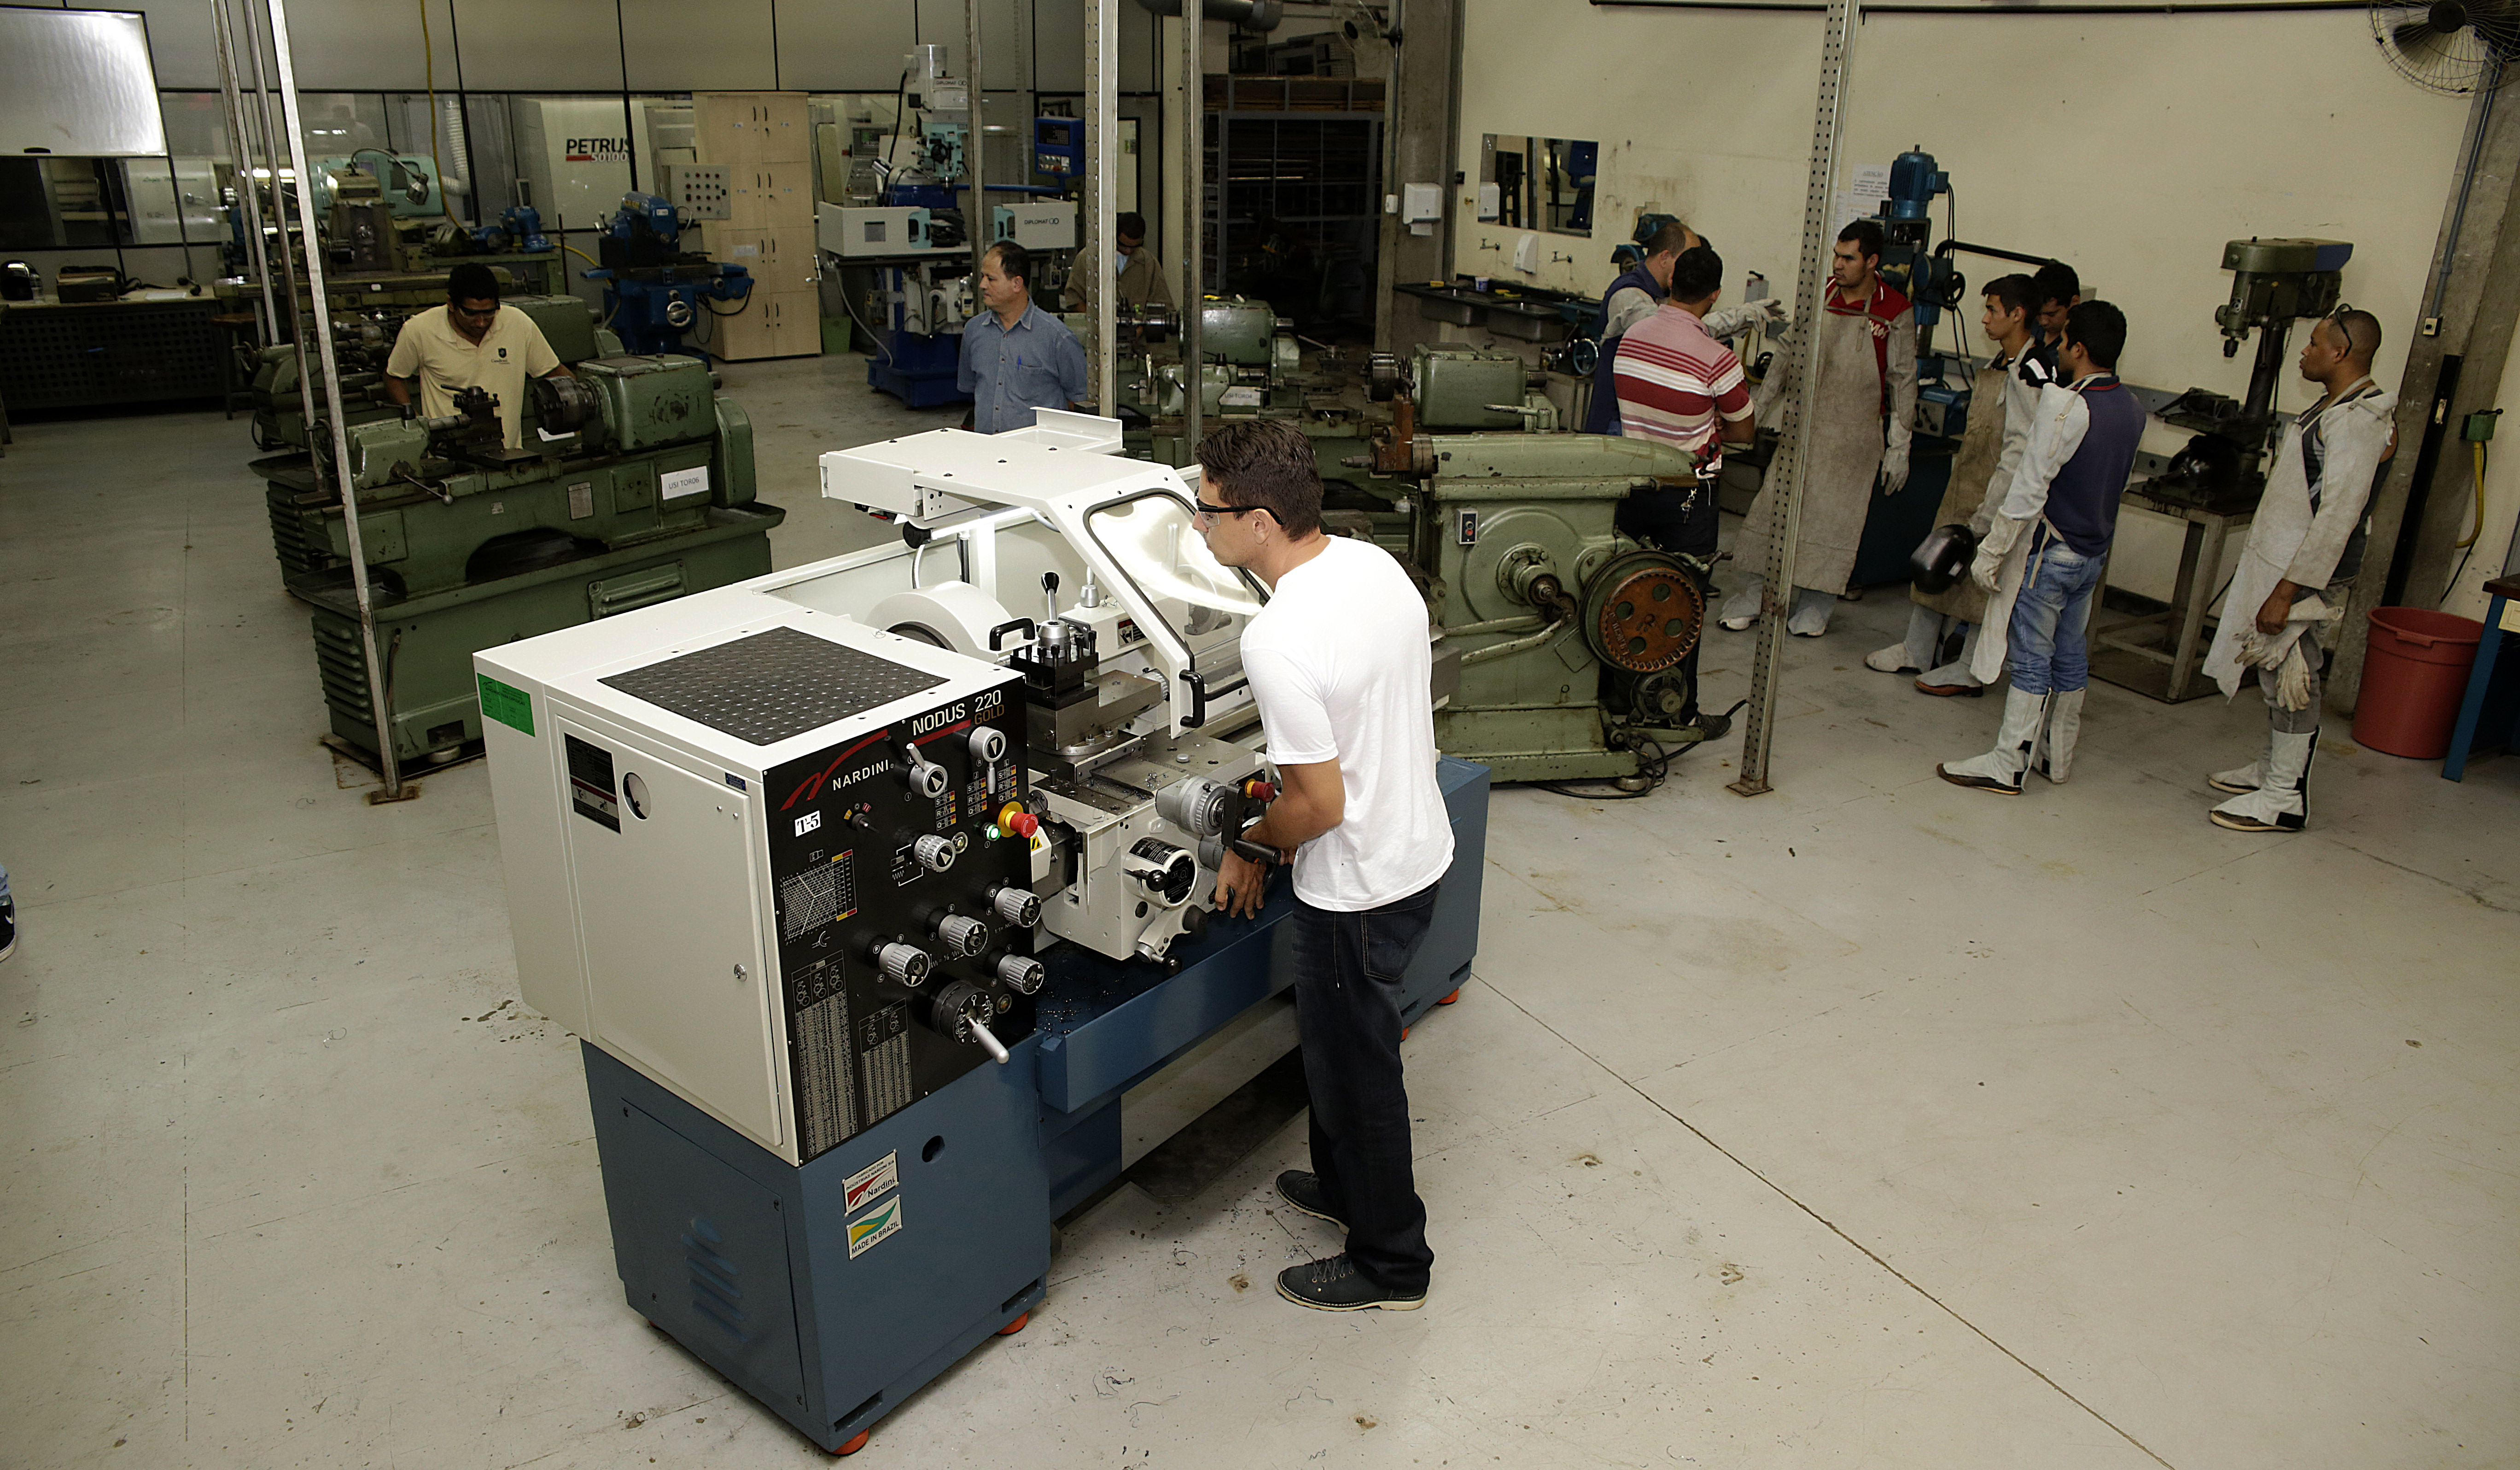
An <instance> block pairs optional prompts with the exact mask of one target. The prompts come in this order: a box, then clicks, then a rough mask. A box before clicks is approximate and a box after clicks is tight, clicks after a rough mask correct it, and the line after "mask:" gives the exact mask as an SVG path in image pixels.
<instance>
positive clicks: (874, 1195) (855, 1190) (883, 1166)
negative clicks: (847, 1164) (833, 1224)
mask: <svg viewBox="0 0 2520 1470" xmlns="http://www.w3.org/2000/svg"><path fill="white" fill-rule="evenodd" d="M900 1157H901V1156H900V1154H899V1153H898V1152H897V1151H896V1152H893V1153H888V1154H885V1155H884V1156H883V1157H882V1158H879V1159H877V1160H876V1161H875V1162H874V1163H872V1164H869V1165H868V1166H866V1167H865V1168H864V1169H861V1170H859V1171H858V1172H857V1173H855V1174H852V1175H850V1176H849V1177H848V1178H847V1179H845V1180H840V1188H841V1189H842V1190H843V1191H844V1194H843V1197H842V1201H841V1205H840V1213H841V1214H843V1215H850V1214H855V1213H856V1211H857V1209H858V1207H859V1206H861V1205H863V1204H865V1203H866V1202H867V1201H869V1200H872V1199H881V1198H882V1197H883V1196H884V1195H886V1194H889V1193H891V1192H892V1190H893V1189H894V1187H895V1186H897V1185H899V1184H900V1182H901V1166H900Z"/></svg>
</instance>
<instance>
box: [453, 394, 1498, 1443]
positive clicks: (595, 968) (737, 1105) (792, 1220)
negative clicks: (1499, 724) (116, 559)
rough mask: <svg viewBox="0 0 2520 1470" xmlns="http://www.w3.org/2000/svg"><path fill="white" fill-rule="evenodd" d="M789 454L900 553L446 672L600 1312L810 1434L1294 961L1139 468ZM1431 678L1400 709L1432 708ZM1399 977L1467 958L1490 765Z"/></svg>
mask: <svg viewBox="0 0 2520 1470" xmlns="http://www.w3.org/2000/svg"><path fill="white" fill-rule="evenodd" d="M1040 417H1041V420H1042V421H1043V422H1042V423H1039V424H1037V425H1036V426H1035V427H1033V428H1029V429H1022V430H1015V431H1012V432H1008V433H1002V434H998V435H995V436H983V435H977V434H968V433H964V432H962V431H960V430H954V429H941V430H937V431H935V432H931V433H924V434H918V435H913V436H911V437H908V438H903V439H896V440H890V441H886V442H883V443H878V444H870V445H866V446H863V447H861V448H858V449H853V450H843V451H835V452H833V453H831V454H827V455H825V456H824V457H823V461H822V480H823V493H824V495H825V496H826V497H827V498H830V499H832V500H835V501H838V502H841V503H844V504H847V505H853V506H858V507H863V508H866V509H869V510H872V511H874V512H877V513H880V514H882V515H884V516H885V517H887V518H889V519H892V520H895V521H896V522H897V523H899V524H901V525H902V526H903V527H904V529H905V533H906V534H905V540H904V542H903V544H900V545H895V546H886V547H879V548H877V549H874V550H871V551H867V552H862V553H858V554H856V555H853V556H848V557H839V558H836V559H833V560H830V561H824V562H818V563H815V564H813V565H810V566H805V567H799V568H796V569H793V570H789V571H785V572H780V573H777V574H774V575H770V576H765V577H759V578H755V579H753V580H751V581H748V582H744V583H742V584H739V585H736V586H732V587H725V588H720V589H717V590H715V591H711V592H705V593H700V594H697V595H696V596H693V597H689V598H685V599H682V600H680V601H674V602H670V603H666V604H663V605H660V606H655V607H650V608H646V609H643V610H641V611H638V612H633V613H630V614H627V615H625V616H621V617H617V618H610V619H607V620H605V621H602V622H598V623H591V624H588V625H586V626H583V627H578V628H570V629H565V630H562V631H560V632H556V633H552V634H548V635H546V636H544V637H541V638H535V639H530V640H527V641H524V642H521V643H516V644H510V645H507V646H499V647H492V648H486V649H484V650H483V651H481V652H480V653H478V654H476V655H475V656H474V658H473V668H474V671H475V674H476V677H477V679H478V683H479V689H480V697H481V707H482V709H483V711H484V712H485V714H486V715H487V717H488V720H489V725H488V742H489V755H490V771H491V780H492V789H493V796H494V801H495V804H496V811H497V816H498V823H499V833H500V843H501V847H502V852H503V856H504V858H505V863H506V871H507V891H508V907H509V913H510V916H511V921H512V923H513V924H514V926H515V934H516V943H517V976H518V981H519V986H520V989H521V990H522V992H523V995H524V999H525V1001H526V1002H527V1003H529V1004H531V1005H533V1006H535V1007H536V1008H538V1009H540V1010H542V1011H543V1012H544V1013H546V1014H548V1015H550V1016H552V1017H553V1018H554V1019H555V1020H558V1021H559V1022H561V1024H562V1025H564V1026H566V1027H568V1028H569V1029H571V1030H573V1031H575V1032H576V1033H577V1034H578V1035H579V1036H580V1037H582V1038H583V1039H584V1045H583V1056H584V1060H585V1064H586V1072H587V1082H588V1088H589V1093H590V1101H591V1103H592V1107H593V1115H594V1120H595V1127H596V1137H597V1143H598V1146H599V1148H600V1150H601V1153H602V1160H603V1170H604V1179H605V1192H606V1202H607V1209H608V1212H609V1216H610V1223H611V1228H612V1237H613V1250H614V1259H615V1264H616V1266H617V1268H618V1270H619V1272H620V1276H621V1280H622V1284H623V1288H624V1292H625V1295H626V1297H627V1299H628V1301H629V1303H630V1305H631V1307H632V1308H633V1309H634V1310H635V1311H637V1312H639V1313H640V1314H643V1315H644V1316H646V1317H647V1318H648V1319H649V1320H650V1321H651V1322H652V1323H653V1324H654V1325H655V1326H657V1327H659V1328H661V1329H662V1330H664V1331H666V1332H668V1333H670V1334H671V1335H672V1336H673V1337H674V1338H675V1339H676V1340H677V1341H678V1342H680V1343H681V1344H682V1345H683V1346H684V1347H685V1348H687V1349H688V1350H690V1351H691V1352H692V1353H693V1354H694V1355H695V1356H697V1358H699V1359H701V1360H703V1361H704V1362H706V1363H707V1364H708V1365H709V1366H710V1367H712V1368H714V1369H716V1370H717V1371H718V1372H720V1373H722V1374H724V1375H725V1376H726V1377H728V1378H730V1379H732V1380H733V1381H734V1382H736V1383H737V1384H739V1385H741V1386H742V1388H743V1389H744V1390H745V1391H746V1392H748V1393H750V1394H752V1395H753V1396H754V1397H755V1398H756V1399H758V1400H759V1401H760V1402H761V1403H762V1404H763V1405H764V1406H766V1407H768V1408H769V1409H771V1410H772V1411H774V1412H776V1413H778V1414H779V1415H780V1416H781V1417H782V1418H784V1419H786V1420H787V1421H788V1422H789V1423H790V1424H792V1425H794V1426H795V1427H796V1428H797V1429H798V1430H799V1431H800V1432H802V1433H803V1434H804V1435H805V1436H806V1437H807V1438H809V1439H811V1440H812V1441H813V1442H814V1443H815V1444H817V1445H819V1446H821V1447H822V1448H826V1449H831V1450H835V1451H838V1452H840V1453H848V1452H850V1451H853V1450H855V1449H857V1448H860V1447H861V1446H863V1445H864V1444H865V1442H866V1439H867V1435H868V1431H869V1428H870V1426H872V1425H873V1424H874V1423H875V1422H876V1421H877V1420H878V1419H880V1418H882V1417H883V1416H884V1415H885V1414H887V1413H889V1412H891V1411H892V1410H893V1409H894V1408H895V1407H897V1406H899V1404H900V1403H902V1401H903V1400H904V1399H905V1398H907V1397H908V1396H909V1395H910V1394H912V1393H914V1392H916V1391H917V1390H918V1389H919V1388H920V1387H921V1386H922V1385H923V1384H925V1383H927V1382H928V1381H929V1380H930V1379H932V1378H934V1377H935V1376H936V1375H937V1374H938V1373H940V1372H942V1371H944V1370H945V1369H946V1368H947V1367H949V1366H951V1365H952V1364H953V1363H954V1362H955V1361H957V1360H958V1359H961V1358H962V1357H963V1356H964V1355H966V1354H967V1353H968V1352H970V1351H971V1350H972V1349H973V1348H974V1347H976V1346H978V1345H979V1344H980V1343H982V1342H983V1341H985V1340H986V1339H987V1338H988V1337H989V1336H990V1335H991V1334H992V1333H1000V1332H1011V1331H1013V1330H1016V1329H1018V1328H1020V1327H1021V1326H1022V1325H1023V1324H1024V1322H1025V1320H1026V1318H1027V1317H1028V1315H1029V1314H1030V1313H1031V1311H1032V1310H1033V1308H1034V1307H1035V1306H1037V1305H1038V1304H1040V1303H1041V1302H1042V1300H1043V1296H1044V1291H1045V1283H1046V1277H1047V1273H1048V1269H1049V1264H1050V1241H1051V1227H1052V1221H1053V1220H1054V1219H1055V1218H1056V1217H1057V1216H1058V1215H1061V1214H1063V1213H1065V1212H1067V1211H1069V1210H1071V1209H1073V1208H1075V1207H1076V1206H1078V1205H1079V1204H1080V1203H1082V1202H1085V1201H1087V1200H1089V1199H1091V1198H1092V1197H1093V1196H1094V1195H1095V1193H1096V1191H1098V1190H1099V1189H1101V1188H1102V1187H1103V1186H1104V1185H1105V1184H1107V1183H1109V1182H1110V1181H1111V1180H1114V1179H1116V1178H1117V1176H1118V1173H1119V1169H1120V1139H1121V1133H1120V1121H1121V1108H1122V1095H1123V1093H1124V1092H1125V1091H1127V1090H1128V1089H1129V1088H1131V1087H1133V1086H1134V1085H1136V1084H1137V1083H1139V1082H1141V1081H1143V1080H1145V1079H1147V1078H1148V1077H1150V1076H1152V1075H1153V1074H1154V1073H1156V1072H1157V1071H1159V1070H1161V1069H1162V1068H1163V1067H1164V1066H1165V1065H1166V1064H1167V1063H1169V1062H1170V1061H1172V1060H1173V1059H1174V1058H1176V1057H1179V1056H1180V1055H1181V1054H1182V1053H1183V1052H1185V1051H1187V1050H1189V1049H1190V1048H1191V1047H1194V1046H1195V1045H1197V1044H1198V1043H1199V1042H1200V1041H1201V1040H1202V1039H1204V1038H1206V1037H1208V1036H1209V1035H1211V1034H1212V1033H1214V1032H1215V1031H1216V1030H1218V1029H1219V1028H1221V1027H1223V1026H1225V1025H1227V1024H1229V1023H1231V1022H1232V1021H1234V1020H1235V1019H1236V1018H1238V1017H1239V1016H1241V1015H1242V1014H1243V1013H1244V1012H1245V1011H1246V1010H1248V1009H1249V1008H1250V1007H1252V1006H1254V1005H1255V1004H1258V1003H1259V1002H1263V1001H1265V1000H1267V999H1268V998H1269V997H1270V996H1272V995H1273V994H1275V993H1276V992H1278V991H1279V990H1282V989H1283V987H1285V986H1286V985H1287V984H1288V983H1289V982H1290V980H1291V975H1290V974H1289V973H1288V972H1287V971H1286V969H1285V968H1284V966H1283V961H1282V960H1281V958H1279V957H1280V954H1281V952H1282V951H1283V949H1284V948H1285V946H1284V945H1283V943H1282V942H1281V938H1280V936H1279V934H1278V929H1277V926H1278V925H1279V924H1280V923H1281V922H1282V921H1283V919H1284V918H1285V916H1286V913H1287V912H1288V911H1289V909H1290V908H1291V907H1292V905H1291V899H1290V896H1289V894H1288V892H1287V883H1286V880H1285V879H1284V877H1283V875H1280V876H1277V877H1275V878H1273V881H1272V886H1271V893H1270V900H1269V903H1268V906H1267V908H1266V909H1265V910H1264V911H1263V912H1262V913H1260V914H1259V915H1258V916H1257V917H1256V918H1237V917H1231V916H1223V915H1217V914H1214V913H1210V911H1209V907H1208V905H1209V897H1210V894H1211V892H1212V890H1213V887H1214V883H1215V874H1216V870H1217V868H1218V865H1219V863H1220V861H1221V859H1222V855H1223V851H1224V849H1225V847H1226V845H1227V844H1228V843H1230V842H1232V841H1234V840H1236V838H1237V837H1238V834H1239V832H1240V831H1241V829H1242V826H1243V825H1244V824H1246V823H1247V822H1249V821H1251V820H1253V819H1255V818H1256V817H1257V815H1258V814H1259V812H1260V811H1261V810H1262V808H1263V807H1265V805H1266V804H1267V803H1268V802H1269V801H1270V800H1272V799H1273V797H1274V783H1273V782H1272V780H1271V774H1272V773H1271V770H1270V767H1269V764H1268V755H1267V751H1266V748H1265V745H1264V743H1263V737H1262V732H1261V731H1260V730H1259V728H1258V726H1257V724H1256V710H1255V709H1254V706H1253V704H1252V695H1251V692H1250V690H1249V687H1248V685H1247V683H1246V682H1245V681H1244V679H1243V677H1242V675H1241V672H1240V662H1239V656H1238V646H1239V636H1240V632H1241V629H1242V627H1243V625H1244V623H1245V622H1246V621H1247V620H1248V619H1249V617H1250V616H1251V614H1252V613H1253V612H1255V611H1256V610H1257V609H1258V608H1259V606H1260V604H1261V595H1262V594H1261V589H1260V588H1259V587H1258V586H1257V585H1256V584H1254V583H1253V582H1251V581H1250V580H1249V579H1248V578H1247V577H1246V576H1244V575H1243V574H1240V573H1237V572H1233V571H1230V570H1228V569H1227V568H1225V567H1223V566H1221V565H1219V564H1218V563H1217V562H1216V561H1215V560H1214V558H1213V557H1210V556H1209V555H1208V554H1207V551H1206V546H1205V543H1204V542H1203V541H1202V540H1201V539H1200V537H1199V536H1198V535H1197V533H1196V532H1195V531H1194V530H1193V526H1192V514H1193V497H1192V494H1191V492H1190V489H1189V487H1188V486H1187V485H1186V484H1185V483H1184V481H1183V479H1182V477H1181V475H1180V474H1179V472H1177V471H1176V470H1174V469H1172V468H1168V467H1162V466H1156V465H1150V464H1148V463H1145V462H1143V461H1136V460H1130V459H1125V458H1121V457H1118V456H1116V455H1114V454H1113V453H1111V451H1113V450H1115V449H1116V448H1117V447H1118V445H1119V431H1118V425H1117V424H1116V423H1112V422H1111V421H1107V420H1101V419H1093V418H1089V417H1086V416H1083V415H1075V414H1063V413H1051V412H1046V413H1044V414H1042V415H1041V416H1040ZM1430 697H1431V695H1430ZM1439 779H1440V782H1441V784H1442V787H1443V789H1444V792H1445V797H1446V801H1447V803H1448V806H1449V809H1450V812H1451V814H1452V819H1453V825H1454V837H1455V843H1456V850H1457V851H1456V858H1455V863H1454V867H1453V869H1452V871H1451V873H1450V874H1449V875H1448V876H1447V877H1446V878H1445V880H1444V885H1443V889H1442V894H1441V898H1440V900H1439V903H1438V906H1437V911H1436V915H1435V919H1434V924H1433V928H1432V932H1431V933H1430V935H1429V938H1428V939H1427V941H1426V943H1425V945H1424V947H1423V949H1422V950H1421V951H1420V953H1419V955H1418V959H1417V961H1416V963H1415V964H1414V965H1413V966H1412V968H1411V970H1410V971H1409V973H1408V975H1407V976H1406V977H1405V979H1404V982H1403V986H1404V998H1405V999H1404V1009H1403V1013H1404V1015H1405V1016H1407V1017H1409V1018H1410V1019H1413V1020H1414V1019H1415V1018H1416V1017H1418V1015H1420V1014H1422V1013H1423V1011H1424V1010H1425V1009H1426V1008H1427V1007H1428V1006H1430V1005H1432V1004H1434V1003H1436V1002H1438V1001H1439V1000H1441V999H1443V998H1444V997H1446V996H1448V995H1449V994H1450V993H1452V992H1453V991H1455V990H1457V989H1458V988H1459V987H1460V985H1461V984H1462V982H1463V979H1464V978H1466V976H1467V972H1468V966H1469V962H1470V957H1471V955H1472V954H1473V952H1474V951H1475V949H1476V944H1477V929H1478V909H1479V881H1480V869H1481V864H1482V861H1483V857H1484V852H1485V846H1486V809H1487V776H1486V772H1485V771H1484V770H1483V769H1482V768H1480V767H1477V766H1473V765H1469V764H1466V763H1464V762H1461V761H1456V760H1446V761H1445V762H1444V763H1443V767H1442V770H1441V772H1440V773H1439Z"/></svg>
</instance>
